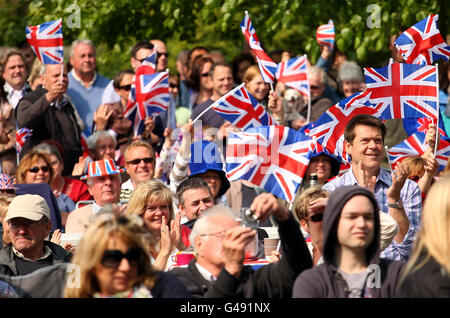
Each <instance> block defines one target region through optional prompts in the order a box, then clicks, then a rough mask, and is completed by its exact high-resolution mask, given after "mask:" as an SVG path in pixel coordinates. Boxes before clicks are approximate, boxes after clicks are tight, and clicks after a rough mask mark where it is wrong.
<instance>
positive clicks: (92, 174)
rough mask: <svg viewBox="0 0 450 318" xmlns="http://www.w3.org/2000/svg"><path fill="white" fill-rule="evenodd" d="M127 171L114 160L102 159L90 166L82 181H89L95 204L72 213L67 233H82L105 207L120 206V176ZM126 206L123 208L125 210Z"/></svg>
mask: <svg viewBox="0 0 450 318" xmlns="http://www.w3.org/2000/svg"><path fill="white" fill-rule="evenodd" d="M124 171H125V169H120V168H118V167H117V166H116V165H115V163H114V161H113V160H112V159H102V160H97V161H93V162H91V163H90V164H89V168H88V173H87V175H85V176H82V177H81V178H80V179H82V180H87V182H86V184H87V186H88V190H89V193H90V194H91V195H92V197H93V198H94V202H93V203H92V204H89V205H85V206H83V207H80V208H78V209H76V210H73V211H72V212H70V214H69V217H68V218H67V223H66V229H65V230H66V233H82V232H84V231H85V230H86V229H87V228H88V226H89V225H90V224H91V223H92V221H93V218H94V217H95V216H96V215H98V214H99V212H100V211H101V210H102V208H103V207H107V206H108V205H115V206H117V205H118V204H119V198H120V184H121V176H120V174H121V173H122V172H124ZM124 208H125V206H122V209H124Z"/></svg>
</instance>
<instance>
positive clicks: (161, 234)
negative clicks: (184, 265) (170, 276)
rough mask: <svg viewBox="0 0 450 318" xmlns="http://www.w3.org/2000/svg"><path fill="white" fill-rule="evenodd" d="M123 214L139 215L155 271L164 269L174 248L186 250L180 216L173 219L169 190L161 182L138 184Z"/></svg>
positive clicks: (154, 180)
mask: <svg viewBox="0 0 450 318" xmlns="http://www.w3.org/2000/svg"><path fill="white" fill-rule="evenodd" d="M125 214H126V215H139V216H140V217H141V218H142V220H143V221H144V226H145V229H146V230H147V232H146V233H145V235H144V236H145V239H146V242H147V245H148V249H149V252H150V255H151V257H152V258H153V260H154V261H153V266H154V267H155V268H156V269H159V270H166V269H167V268H168V260H169V257H170V255H171V254H172V253H174V252H176V248H178V249H179V250H183V249H185V246H184V245H183V243H182V240H181V231H180V221H181V214H180V213H178V214H177V217H176V218H175V213H174V210H173V200H172V191H170V189H169V188H168V187H167V186H165V185H164V184H163V183H162V182H161V181H159V180H157V179H151V180H147V181H143V182H141V183H139V184H138V186H137V187H136V189H134V191H133V193H132V194H131V197H130V201H129V202H128V206H127V210H126V212H125ZM169 225H170V227H169Z"/></svg>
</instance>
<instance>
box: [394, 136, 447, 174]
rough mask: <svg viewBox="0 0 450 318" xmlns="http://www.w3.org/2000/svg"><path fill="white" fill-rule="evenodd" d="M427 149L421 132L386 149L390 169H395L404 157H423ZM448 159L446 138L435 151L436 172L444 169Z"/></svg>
mask: <svg viewBox="0 0 450 318" xmlns="http://www.w3.org/2000/svg"><path fill="white" fill-rule="evenodd" d="M427 147H428V145H427V144H426V142H425V134H424V133H422V132H416V133H415V134H413V135H411V136H409V137H408V138H406V139H405V140H404V141H402V142H401V143H399V144H398V145H396V146H394V147H392V148H391V149H388V155H389V160H390V162H391V164H392V169H395V167H396V166H397V165H398V163H399V162H402V161H403V160H404V159H405V158H406V157H413V156H421V155H423V153H424V152H425V150H426V149H427ZM449 158H450V140H449V139H448V138H442V139H441V140H440V142H439V145H438V147H437V150H436V161H437V162H438V163H439V169H438V171H441V170H442V169H444V168H445V166H446V165H447V162H448V159H449Z"/></svg>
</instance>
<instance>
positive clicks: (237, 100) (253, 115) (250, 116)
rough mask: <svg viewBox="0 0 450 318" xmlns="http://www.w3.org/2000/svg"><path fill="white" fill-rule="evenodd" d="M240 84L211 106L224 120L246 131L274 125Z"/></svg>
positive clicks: (261, 107)
mask: <svg viewBox="0 0 450 318" xmlns="http://www.w3.org/2000/svg"><path fill="white" fill-rule="evenodd" d="M244 85H245V84H244V83H242V84H241V85H239V86H238V87H236V88H234V89H233V90H231V91H229V92H228V93H227V94H225V95H224V96H222V97H221V98H220V99H219V100H217V101H216V102H214V104H213V105H212V106H211V107H212V109H214V110H215V111H216V112H217V113H219V114H220V115H221V116H222V117H223V118H225V120H228V121H229V122H231V123H232V124H233V125H234V126H236V127H238V128H242V129H243V130H246V129H247V128H251V127H260V126H271V125H273V124H274V122H275V121H274V120H273V119H272V117H271V116H270V115H269V114H268V113H267V112H266V111H265V110H264V107H263V106H262V105H261V104H260V103H258V101H257V100H256V98H255V97H253V96H252V94H250V93H249V92H248V91H247V89H246V88H245V86H244Z"/></svg>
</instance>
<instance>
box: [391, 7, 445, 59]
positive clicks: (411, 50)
mask: <svg viewBox="0 0 450 318" xmlns="http://www.w3.org/2000/svg"><path fill="white" fill-rule="evenodd" d="M438 17H439V15H437V14H432V15H429V16H428V17H426V18H425V19H423V20H422V21H420V22H418V23H416V24H415V25H413V26H412V27H410V28H409V29H408V30H406V31H405V32H403V33H402V34H401V35H400V36H399V37H398V38H397V39H396V40H395V41H394V44H395V46H396V47H397V49H398V51H399V52H400V54H401V55H402V56H403V58H404V59H405V61H406V63H411V64H422V65H425V64H428V65H431V64H432V63H433V62H434V61H436V60H439V59H441V58H442V59H444V60H446V61H448V59H449V57H450V46H448V45H447V44H446V43H445V42H444V40H443V39H442V36H441V33H440V32H439V29H438V24H437V21H438Z"/></svg>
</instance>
